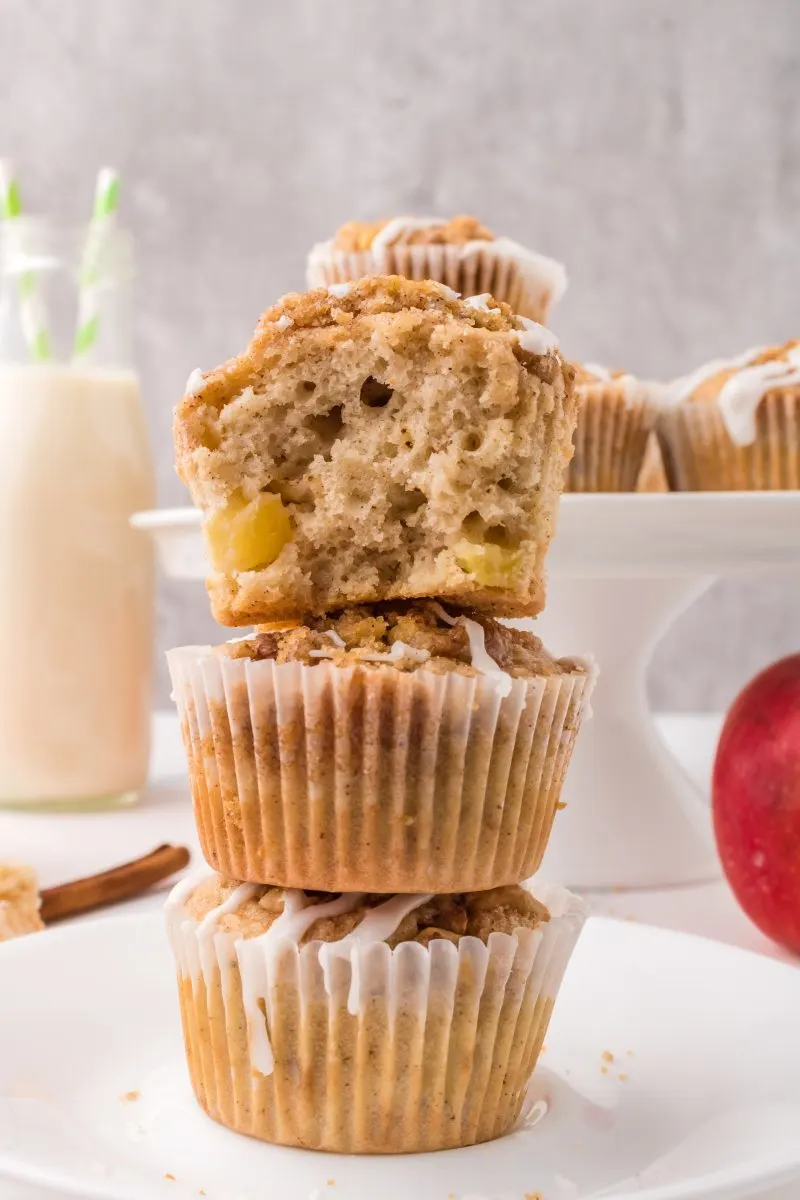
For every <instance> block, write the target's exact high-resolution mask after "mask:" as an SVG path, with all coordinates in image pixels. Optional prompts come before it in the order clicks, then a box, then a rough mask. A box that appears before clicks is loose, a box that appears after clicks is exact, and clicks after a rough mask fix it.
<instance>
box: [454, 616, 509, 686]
mask: <svg viewBox="0 0 800 1200" xmlns="http://www.w3.org/2000/svg"><path fill="white" fill-rule="evenodd" d="M458 623H459V624H460V625H463V626H464V628H465V630H466V631H467V637H468V638H469V652H470V657H471V658H472V665H473V667H475V669H476V671H480V672H481V674H482V675H485V676H486V677H487V678H488V679H491V680H492V681H493V682H494V683H495V686H496V689H497V694H498V695H499V696H500V697H501V698H502V697H504V696H507V695H508V694H509V692H510V691H511V688H512V687H513V684H514V680H513V679H512V678H511V676H510V675H509V674H508V673H507V672H506V671H503V670H501V668H500V667H499V666H498V665H497V663H496V662H495V661H494V659H493V658H492V656H491V654H489V653H488V652H487V650H486V634H485V632H484V629H483V626H482V625H481V624H480V622H479V621H473V620H471V618H470V617H464V616H461V617H459V618H458Z"/></svg>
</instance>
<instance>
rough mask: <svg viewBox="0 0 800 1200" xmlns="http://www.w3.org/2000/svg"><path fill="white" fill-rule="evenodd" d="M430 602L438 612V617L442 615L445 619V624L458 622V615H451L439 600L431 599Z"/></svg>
mask: <svg viewBox="0 0 800 1200" xmlns="http://www.w3.org/2000/svg"><path fill="white" fill-rule="evenodd" d="M428 604H429V605H430V607H431V608H432V609H433V611H434V612H435V613H436V615H437V617H440V618H441V619H442V620H443V621H444V623H445V625H457V624H458V617H451V616H450V613H449V612H448V611H447V609H446V608H445V607H444V605H442V604H440V603H439V601H438V600H429V601H428Z"/></svg>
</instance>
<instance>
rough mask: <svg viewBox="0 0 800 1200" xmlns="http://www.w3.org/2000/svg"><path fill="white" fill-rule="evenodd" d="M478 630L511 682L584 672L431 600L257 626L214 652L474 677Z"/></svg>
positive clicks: (512, 632) (536, 644)
mask: <svg viewBox="0 0 800 1200" xmlns="http://www.w3.org/2000/svg"><path fill="white" fill-rule="evenodd" d="M476 625H477V626H479V627H480V629H481V630H482V631H483V646H484V650H485V652H486V654H488V656H489V657H490V658H491V660H492V662H493V664H494V665H495V666H496V667H497V668H499V670H500V671H502V672H504V673H505V674H507V675H510V676H511V677H512V678H531V677H533V676H551V675H563V674H569V673H572V672H574V671H585V670H586V667H585V664H583V663H581V662H578V661H577V660H575V659H555V658H553V656H552V655H551V654H548V652H547V650H545V648H544V646H543V645H542V643H541V641H540V639H539V638H538V637H536V636H535V635H534V634H532V633H529V632H528V631H527V630H522V629H512V628H509V627H508V626H506V625H501V624H499V622H497V621H495V620H493V619H492V618H491V617H487V616H485V615H482V614H480V613H477V612H471V613H463V614H458V613H452V614H451V613H448V612H447V611H446V610H445V609H444V608H443V607H442V605H440V604H438V603H437V602H435V601H412V602H410V603H395V604H391V603H386V604H380V605H375V606H372V607H370V608H366V607H363V606H361V607H356V608H349V609H345V610H344V611H343V612H340V613H333V614H328V615H326V616H323V617H309V618H307V620H306V622H305V623H299V622H298V623H297V624H296V625H294V626H292V627H289V628H286V627H282V628H276V629H269V628H267V627H262V628H261V629H259V630H258V631H257V632H256V633H255V634H254V636H253V637H251V638H246V639H244V640H242V639H236V640H235V641H233V642H227V643H226V644H225V645H223V646H221V647H219V648H218V651H217V652H218V653H220V654H223V655H225V656H226V657H228V658H247V659H250V660H252V661H256V662H258V661H261V660H264V659H271V660H273V661H274V662H276V663H286V662H300V663H304V664H305V665H307V666H314V665H315V664H317V663H319V662H333V663H334V664H335V665H336V666H340V667H347V666H357V665H361V666H366V667H369V668H371V669H374V670H399V671H415V670H417V669H419V668H420V667H424V668H425V670H426V671H432V672H433V673H434V674H437V675H444V674H447V673H449V672H456V673H458V674H460V675H470V676H474V675H480V674H482V671H481V670H480V669H479V668H478V667H477V666H475V665H474V661H473V649H474V627H475V626H476ZM471 626H472V629H470V627H471ZM471 633H473V637H470V634H471Z"/></svg>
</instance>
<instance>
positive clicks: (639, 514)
mask: <svg viewBox="0 0 800 1200" xmlns="http://www.w3.org/2000/svg"><path fill="white" fill-rule="evenodd" d="M132 523H133V524H134V525H135V526H136V528H137V529H144V530H147V531H148V532H149V533H151V534H152V535H153V537H154V538H155V539H156V544H157V546H158V552H159V558H160V560H161V565H162V567H163V569H164V571H165V572H166V574H167V575H169V576H171V577H172V578H175V579H203V578H205V575H206V572H207V565H206V559H205V547H204V545H203V537H202V533H201V528H200V524H201V521H200V513H199V512H198V511H197V509H194V508H163V509H156V510H154V511H151V512H141V513H136V514H135V516H134V517H133V518H132ZM798 561H800V491H795V492H672V493H667V494H664V495H657V494H652V495H650V494H641V495H640V494H637V493H635V492H633V493H617V494H614V493H600V494H597V495H580V494H567V495H565V496H562V497H561V503H560V508H559V517H558V530H557V533H556V537H555V539H554V541H553V547H552V550H551V552H550V555H549V557H548V560H547V565H548V570H549V572H550V575H551V576H553V577H561V576H563V577H566V578H614V577H617V576H628V577H631V578H643V577H644V578H646V577H652V576H657V577H663V576H669V575H678V576H683V575H691V574H701V575H725V574H728V573H730V572H732V571H740V570H753V569H758V568H764V567H774V566H778V565H781V564H789V563H797V562H798Z"/></svg>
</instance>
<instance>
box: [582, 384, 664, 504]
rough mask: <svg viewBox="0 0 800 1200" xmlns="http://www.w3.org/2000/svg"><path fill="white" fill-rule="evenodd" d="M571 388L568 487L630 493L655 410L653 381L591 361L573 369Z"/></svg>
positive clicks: (642, 458) (634, 483)
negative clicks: (573, 411)
mask: <svg viewBox="0 0 800 1200" xmlns="http://www.w3.org/2000/svg"><path fill="white" fill-rule="evenodd" d="M575 391H576V393H577V395H578V422H577V425H576V427H575V437H574V444H575V453H574V455H573V457H572V461H571V462H570V465H569V470H568V473H567V485H566V487H567V491H570V492H633V491H635V490H636V484H637V480H638V478H639V472H640V471H641V468H642V463H643V462H644V457H645V451H646V449H647V442H648V438H649V436H650V432H651V430H652V428H653V426H654V424H655V419H656V413H657V409H656V405H655V403H654V400H653V398H652V385H649V384H646V383H642V382H641V381H639V380H637V379H634V378H633V376H632V375H626V374H623V372H622V371H608V370H606V369H605V368H604V367H599V366H594V365H592V366H585V367H578V368H577V370H576V377H575Z"/></svg>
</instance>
